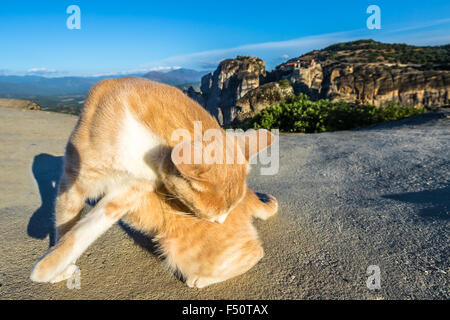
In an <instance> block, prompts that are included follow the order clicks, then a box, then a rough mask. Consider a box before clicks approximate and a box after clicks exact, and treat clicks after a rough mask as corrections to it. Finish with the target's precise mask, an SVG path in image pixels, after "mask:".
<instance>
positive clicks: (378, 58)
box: [186, 40, 450, 125]
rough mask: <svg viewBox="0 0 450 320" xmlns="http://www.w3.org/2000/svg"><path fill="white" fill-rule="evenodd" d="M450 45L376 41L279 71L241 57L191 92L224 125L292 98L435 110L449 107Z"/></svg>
mask: <svg viewBox="0 0 450 320" xmlns="http://www.w3.org/2000/svg"><path fill="white" fill-rule="evenodd" d="M449 61H450V46H449V45H446V46H442V47H414V46H408V45H404V44H384V43H380V42H375V41H372V40H360V41H354V42H346V43H339V44H336V45H332V46H330V47H328V48H325V49H323V50H315V51H312V52H310V53H308V54H305V55H303V56H301V57H298V58H294V59H290V60H289V61H287V62H286V63H283V64H281V65H279V66H277V67H276V68H275V69H274V70H273V71H271V72H267V73H266V70H265V65H264V61H262V60H261V59H259V58H253V57H237V58H236V59H227V60H224V61H222V62H221V63H220V65H219V67H218V68H217V70H216V71H215V72H214V73H213V74H208V75H206V76H204V77H203V78H202V81H201V86H200V92H199V91H195V90H194V89H189V90H188V91H187V92H186V93H187V94H188V95H189V96H190V97H191V98H193V99H194V100H196V101H197V102H199V103H200V104H201V105H203V106H204V107H205V108H206V109H207V110H208V111H209V112H210V113H211V114H213V115H214V116H215V117H216V118H217V119H218V121H219V123H220V124H222V125H223V124H230V123H232V122H233V121H242V120H245V119H246V118H248V117H252V116H254V115H255V114H256V113H258V112H259V111H261V110H262V109H264V108H265V107H267V106H270V105H273V104H276V103H278V102H280V101H281V100H283V99H286V98H287V97H288V96H289V95H292V94H296V95H298V94H299V93H305V94H307V95H308V96H309V97H310V98H311V99H312V100H318V99H329V100H331V101H338V100H346V101H348V102H352V103H355V104H372V105H376V106H380V107H383V106H386V105H388V104H389V103H391V102H396V103H398V104H400V105H405V106H417V107H426V108H435V107H440V106H445V105H448V104H449V90H450V71H449V70H450V64H449Z"/></svg>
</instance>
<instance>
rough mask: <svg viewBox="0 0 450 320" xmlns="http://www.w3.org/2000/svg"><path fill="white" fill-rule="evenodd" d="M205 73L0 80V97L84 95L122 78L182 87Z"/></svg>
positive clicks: (38, 77) (29, 77) (194, 71)
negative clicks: (104, 82)
mask: <svg viewBox="0 0 450 320" xmlns="http://www.w3.org/2000/svg"><path fill="white" fill-rule="evenodd" d="M204 74H206V72H201V71H196V70H190V69H183V68H181V69H176V70H171V71H169V72H161V71H151V72H148V73H137V74H127V75H110V76H98V77H58V78H56V77H55V78H47V77H42V76H10V75H8V76H5V75H3V76H0V96H2V97H18V96H20V97H32V96H63V95H78V94H81V95H84V94H86V93H87V92H88V91H89V88H90V87H91V86H92V85H93V84H94V83H96V82H98V81H100V80H103V79H107V78H119V77H124V76H137V77H144V78H147V79H150V80H154V81H158V82H163V83H167V84H170V85H174V86H182V85H184V84H187V83H196V82H199V81H200V80H201V77H202V76H203V75H204Z"/></svg>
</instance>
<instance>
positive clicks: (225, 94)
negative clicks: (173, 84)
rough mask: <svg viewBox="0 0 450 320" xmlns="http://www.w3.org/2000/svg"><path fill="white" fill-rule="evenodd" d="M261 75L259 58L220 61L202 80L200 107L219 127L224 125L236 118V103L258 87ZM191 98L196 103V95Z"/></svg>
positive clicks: (263, 67)
mask: <svg viewBox="0 0 450 320" xmlns="http://www.w3.org/2000/svg"><path fill="white" fill-rule="evenodd" d="M265 74H266V67H265V64H264V61H262V60H261V59H259V58H253V57H237V58H236V59H227V60H224V61H222V62H221V63H220V64H219V67H218V68H217V69H216V71H214V73H213V74H207V75H206V76H204V77H203V78H202V83H201V87H200V89H201V93H202V96H203V98H204V103H203V104H202V105H203V106H204V107H205V108H206V109H207V110H208V111H209V112H210V113H211V114H212V115H214V116H215V117H216V118H217V120H218V121H219V123H220V124H228V123H230V122H231V121H233V120H234V118H235V117H236V114H237V111H238V109H237V107H236V102H237V101H238V100H239V99H240V98H242V97H243V96H245V94H246V93H247V92H249V91H251V90H253V89H255V88H258V87H259V85H260V82H261V79H263V78H264V76H265ZM191 94H192V91H191ZM190 96H191V95H190ZM191 97H194V99H196V100H197V101H199V98H198V96H197V98H195V95H192V96H191Z"/></svg>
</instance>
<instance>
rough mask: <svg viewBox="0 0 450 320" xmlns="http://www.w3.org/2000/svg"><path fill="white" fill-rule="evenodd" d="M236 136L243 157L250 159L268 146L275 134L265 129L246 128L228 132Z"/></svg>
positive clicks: (273, 140) (272, 141) (273, 139)
mask: <svg viewBox="0 0 450 320" xmlns="http://www.w3.org/2000/svg"><path fill="white" fill-rule="evenodd" d="M227 134H231V135H232V136H234V137H237V138H238V143H239V146H240V147H241V150H242V152H243V153H244V156H245V159H246V160H247V161H250V159H251V158H253V157H254V156H255V155H257V154H258V153H260V152H261V151H263V150H265V149H267V148H268V147H270V145H271V144H272V143H274V142H275V139H276V137H275V135H274V134H272V133H271V132H270V131H268V130H266V129H259V130H253V129H250V130H247V131H245V132H238V133H235V132H234V133H229V132H227Z"/></svg>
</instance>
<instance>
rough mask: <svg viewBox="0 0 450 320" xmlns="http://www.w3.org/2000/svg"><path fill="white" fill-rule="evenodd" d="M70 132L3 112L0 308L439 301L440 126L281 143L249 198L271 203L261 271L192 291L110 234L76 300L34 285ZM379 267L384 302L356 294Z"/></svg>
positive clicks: (444, 234)
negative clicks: (81, 303) (273, 212)
mask: <svg viewBox="0 0 450 320" xmlns="http://www.w3.org/2000/svg"><path fill="white" fill-rule="evenodd" d="M75 122H76V118H75V117H73V116H69V115H63V114H56V113H48V112H42V111H21V110H15V109H6V108H0V123H1V125H0V151H1V152H0V168H1V169H0V243H1V247H0V299H313V298H331V299H332V298H338V299H349V298H358V299H393V298H400V299H416V298H422V299H424V298H439V299H449V298H450V290H449V273H450V267H449V256H450V254H449V234H450V233H449V215H450V213H449V211H450V187H449V182H450V173H449V168H450V165H449V160H450V118H449V112H441V113H433V114H428V115H423V116H419V117H414V118H412V119H406V120H403V121H400V122H395V123H389V124H385V125H381V126H376V127H373V128H370V129H365V130H354V131H343V132H336V133H325V134H314V135H289V136H282V137H281V139H280V140H281V142H280V157H281V159H280V165H281V168H280V171H279V173H278V174H277V175H275V176H259V175H258V170H256V168H255V169H254V170H252V175H251V178H250V186H251V187H252V188H254V189H255V190H257V191H261V192H268V193H271V194H273V195H275V196H276V197H277V198H278V200H279V202H280V211H279V214H278V216H277V217H275V218H273V219H272V220H270V221H266V222H263V221H257V222H256V226H257V228H258V230H259V232H260V235H261V238H262V240H263V241H264V248H265V253H266V255H265V257H264V258H263V260H262V261H261V262H260V263H259V264H258V265H257V266H255V267H254V268H253V269H252V270H250V271H249V272H248V273H246V274H244V275H242V276H240V277H237V278H235V279H232V280H229V281H226V282H224V283H221V284H217V285H213V286H211V287H208V288H205V289H201V290H200V289H191V288H188V287H187V286H186V285H185V284H184V283H182V282H181V281H179V280H177V279H176V278H175V277H174V276H173V275H172V274H171V273H170V272H169V271H167V270H166V269H165V268H164V267H163V265H162V264H161V262H160V260H159V259H158V258H157V257H156V256H155V255H154V254H152V252H151V249H150V250H147V248H151V243H150V242H149V241H148V239H147V238H145V237H142V236H139V235H137V234H135V233H133V232H132V231H130V230H129V229H127V228H126V227H124V226H120V225H117V226H115V227H114V228H112V229H111V230H109V231H108V232H107V233H106V234H105V235H104V236H102V237H101V238H100V239H99V240H98V241H97V242H96V243H95V244H94V245H93V246H92V247H91V248H90V249H89V250H88V251H87V253H86V254H84V255H83V256H82V257H81V259H80V260H79V263H78V265H79V266H80V268H81V289H80V290H75V289H74V290H69V289H68V288H67V287H66V283H59V284H56V285H50V284H36V283H32V282H31V281H30V280H29V279H28V277H29V273H30V270H31V268H32V266H33V264H34V262H35V260H36V259H37V258H38V257H40V256H41V255H42V253H43V252H44V251H45V250H46V249H47V247H48V244H49V237H48V236H49V232H50V230H51V222H50V212H51V203H52V198H53V197H54V193H55V190H54V187H53V185H54V182H55V181H56V179H57V178H58V174H59V171H60V169H61V155H62V153H63V150H64V146H65V142H66V140H67V138H68V136H69V133H70V131H71V130H72V128H73V126H74V125H75ZM369 265H378V266H379V267H380V270H381V290H378V291H371V290H369V289H368V288H367V286H366V279H367V277H368V275H366V269H367V267H368V266H369Z"/></svg>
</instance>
